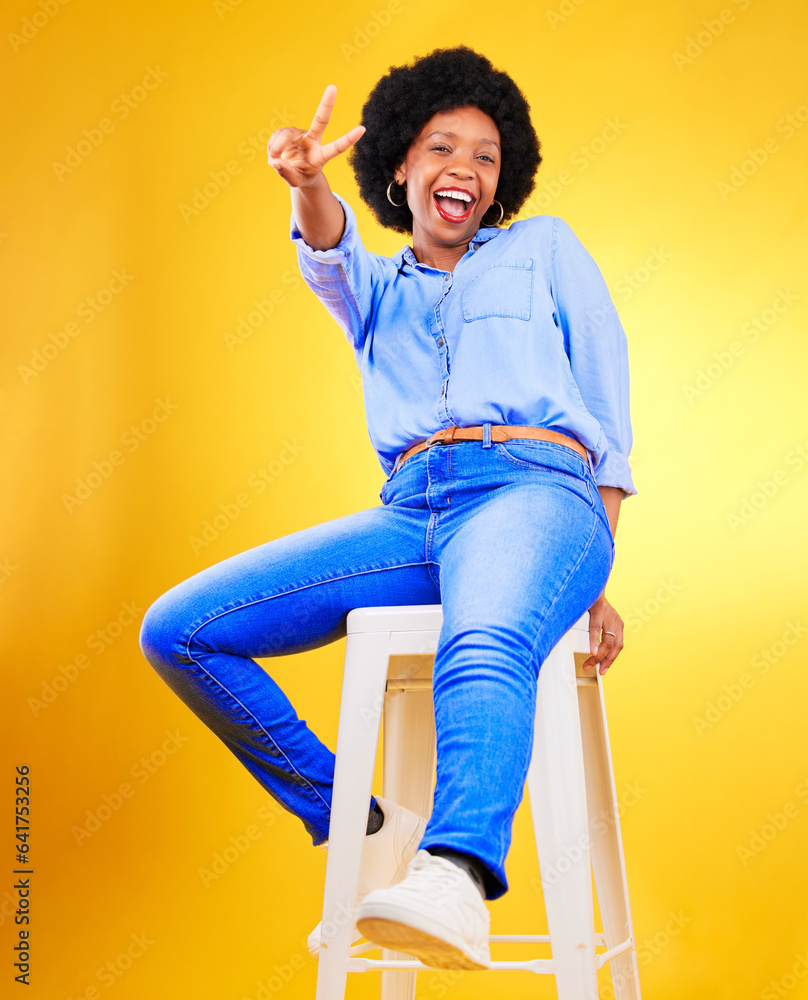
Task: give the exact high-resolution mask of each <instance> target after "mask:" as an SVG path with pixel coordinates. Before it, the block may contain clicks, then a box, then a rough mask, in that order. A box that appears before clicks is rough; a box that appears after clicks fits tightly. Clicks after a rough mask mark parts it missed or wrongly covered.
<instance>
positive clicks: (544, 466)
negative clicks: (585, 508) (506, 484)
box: [496, 440, 600, 509]
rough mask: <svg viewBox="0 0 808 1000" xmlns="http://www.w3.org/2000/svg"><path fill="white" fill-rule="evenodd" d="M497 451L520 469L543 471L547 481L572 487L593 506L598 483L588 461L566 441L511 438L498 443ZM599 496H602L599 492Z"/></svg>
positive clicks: (566, 487) (568, 487)
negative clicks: (556, 442)
mask: <svg viewBox="0 0 808 1000" xmlns="http://www.w3.org/2000/svg"><path fill="white" fill-rule="evenodd" d="M496 448H497V454H498V455H500V456H501V457H502V458H504V459H505V461H506V462H509V463H510V464H511V465H514V466H516V468H518V469H525V470H533V471H534V472H536V473H544V474H545V475H546V476H547V477H548V482H549V481H552V480H553V479H554V480H555V484H556V485H557V486H560V487H562V488H565V489H569V490H571V491H572V492H573V493H575V494H576V496H578V497H580V498H581V500H583V501H584V502H585V503H586V504H588V505H589V506H590V507H592V508H593V509H594V508H595V506H596V500H595V495H596V494H597V487H596V486H595V484H594V480H593V479H592V473H591V471H590V469H589V466H588V465H587V464H586V462H585V461H584V460H583V459H582V458H581V457H580V455H578V454H577V452H574V451H573V450H572V449H571V448H567V447H566V445H562V444H555V443H554V442H547V441H514V440H511V441H508V442H505V443H501V444H497V445H496ZM597 495H598V499H599V498H600V494H597Z"/></svg>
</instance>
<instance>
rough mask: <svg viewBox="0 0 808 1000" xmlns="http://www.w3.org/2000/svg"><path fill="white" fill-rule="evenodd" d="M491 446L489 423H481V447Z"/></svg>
mask: <svg viewBox="0 0 808 1000" xmlns="http://www.w3.org/2000/svg"><path fill="white" fill-rule="evenodd" d="M490 447H491V424H483V448H490Z"/></svg>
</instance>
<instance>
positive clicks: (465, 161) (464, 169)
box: [448, 151, 474, 177]
mask: <svg viewBox="0 0 808 1000" xmlns="http://www.w3.org/2000/svg"><path fill="white" fill-rule="evenodd" d="M470 158H471V157H470V154H466V153H463V152H461V151H458V152H456V153H455V155H454V157H453V158H452V165H451V166H450V167H449V170H448V173H450V174H452V175H453V176H455V177H473V176H474V171H473V169H472V164H471V163H470V162H469V160H470Z"/></svg>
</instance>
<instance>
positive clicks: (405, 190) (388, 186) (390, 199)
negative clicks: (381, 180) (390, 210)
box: [387, 178, 407, 208]
mask: <svg viewBox="0 0 808 1000" xmlns="http://www.w3.org/2000/svg"><path fill="white" fill-rule="evenodd" d="M394 184H396V187H403V188H404V201H402V202H399V203H398V204H396V202H394V201H393V199H392V198H391V197H390V188H391V187H392V186H393V185H394ZM387 200H388V201H389V202H390V204H391V205H394V206H395V207H396V208H401V207H402V205H406V204H407V183H406V181H405V182H404V184H403V185H402V184H397V183H396V180H395V178H394V179H393V180H391V181H390V183H389V184H388V185H387Z"/></svg>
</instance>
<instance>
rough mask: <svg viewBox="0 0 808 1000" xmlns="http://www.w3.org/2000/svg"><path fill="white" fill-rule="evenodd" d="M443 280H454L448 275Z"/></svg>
mask: <svg viewBox="0 0 808 1000" xmlns="http://www.w3.org/2000/svg"><path fill="white" fill-rule="evenodd" d="M443 280H444V281H451V280H452V279H451V276H450V275H448V274H447V275H445V276H444V278H443Z"/></svg>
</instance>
